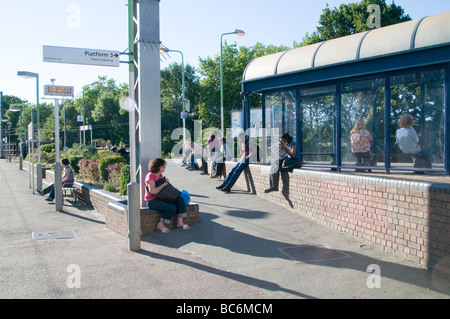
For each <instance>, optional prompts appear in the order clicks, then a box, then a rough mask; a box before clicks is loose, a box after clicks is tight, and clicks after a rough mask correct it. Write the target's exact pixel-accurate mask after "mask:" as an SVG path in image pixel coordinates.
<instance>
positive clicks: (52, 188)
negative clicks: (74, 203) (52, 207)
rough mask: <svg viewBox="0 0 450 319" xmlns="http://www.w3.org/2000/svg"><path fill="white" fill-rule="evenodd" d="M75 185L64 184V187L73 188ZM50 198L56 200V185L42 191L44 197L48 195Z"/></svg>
mask: <svg viewBox="0 0 450 319" xmlns="http://www.w3.org/2000/svg"><path fill="white" fill-rule="evenodd" d="M72 185H73V183H68V184H63V185H62V187H72ZM48 193H50V195H48V198H49V199H51V200H54V199H55V184H50V185H49V186H48V187H46V188H44V189H43V190H42V195H45V194H48Z"/></svg>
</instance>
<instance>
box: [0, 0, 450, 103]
mask: <svg viewBox="0 0 450 319" xmlns="http://www.w3.org/2000/svg"><path fill="white" fill-rule="evenodd" d="M350 2H358V0H353V1H344V0H325V1H322V0H314V1H311V0H279V1H273V0H161V1H160V40H161V42H162V43H163V44H164V45H165V46H166V47H168V48H169V49H173V50H179V51H182V52H183V55H184V60H185V64H190V65H192V66H194V67H197V66H198V58H199V57H201V58H206V57H208V56H209V57H214V56H216V55H218V54H219V52H220V36H221V34H223V33H225V32H232V31H234V30H235V29H241V30H244V31H245V33H246V35H245V36H243V37H239V36H236V35H227V36H224V41H227V42H228V43H234V42H235V43H236V44H237V45H238V46H241V45H243V46H249V47H250V46H253V45H254V44H256V43H257V42H260V43H263V44H265V45H269V44H273V45H277V46H279V45H285V46H288V47H292V44H293V42H294V41H297V42H300V41H301V39H302V38H303V37H304V35H305V34H306V32H308V33H312V32H313V31H315V30H316V27H317V25H318V20H319V17H320V14H321V13H322V10H323V9H324V8H325V6H326V4H327V3H328V4H329V6H330V7H331V8H334V7H338V6H339V5H340V4H341V3H350ZM386 2H387V3H392V0H386ZM126 4H127V1H126V0H39V1H36V0H21V1H6V0H1V1H0V16H1V18H0V52H1V53H0V91H2V92H3V94H4V95H14V96H17V97H19V98H21V99H25V100H27V101H29V102H30V103H32V104H35V103H36V81H35V80H27V79H23V78H19V77H18V76H17V71H29V72H33V73H38V74H39V87H40V90H39V96H40V101H39V103H43V102H46V103H52V101H51V100H46V99H43V91H44V90H43V87H44V85H45V84H51V82H50V79H52V78H53V79H55V80H56V81H55V85H68V86H73V87H74V90H75V97H79V96H81V90H82V87H83V85H87V84H90V83H92V82H94V81H96V80H97V78H98V76H99V75H100V76H107V77H108V78H110V79H114V80H116V84H120V83H128V65H127V64H125V63H121V64H120V66H119V67H105V66H91V65H76V64H61V63H49V62H43V53H42V51H43V50H42V47H43V45H48V46H62V47H73V48H89V49H97V50H114V51H120V52H123V51H125V50H126V49H127V47H128V9H127V6H126ZM395 4H396V5H399V6H401V7H402V8H403V9H404V10H405V13H406V14H409V15H410V16H411V18H412V19H419V18H422V17H425V16H429V15H434V14H438V13H442V12H445V11H449V10H450V3H449V2H448V0H427V1H425V0H396V1H395ZM121 60H123V61H125V60H127V56H125V55H124V56H122V59H121ZM174 62H176V63H181V55H180V54H178V53H170V54H169V56H165V58H162V62H161V68H164V67H167V66H169V64H170V63H174Z"/></svg>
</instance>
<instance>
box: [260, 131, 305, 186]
mask: <svg viewBox="0 0 450 319" xmlns="http://www.w3.org/2000/svg"><path fill="white" fill-rule="evenodd" d="M279 148H280V153H279V159H278V162H276V163H273V164H272V167H271V168H270V184H269V185H270V187H269V188H268V189H266V190H265V191H264V193H270V192H276V191H278V184H279V180H280V167H281V169H282V170H289V171H291V172H292V170H293V169H294V168H301V167H302V164H301V160H300V148H299V147H298V144H297V143H296V142H294V141H293V138H292V136H290V135H289V134H288V133H283V135H281V138H280V143H279Z"/></svg>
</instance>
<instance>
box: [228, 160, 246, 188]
mask: <svg viewBox="0 0 450 319" xmlns="http://www.w3.org/2000/svg"><path fill="white" fill-rule="evenodd" d="M247 166H248V163H246V162H238V163H237V164H236V165H235V166H234V167H233V169H232V170H231V171H230V173H229V174H228V175H227V178H225V180H224V181H223V183H222V185H223V186H224V188H231V187H233V186H234V184H235V183H236V181H237V180H238V178H239V176H240V175H241V173H242V171H243V170H244V169H245V168H246V167H247Z"/></svg>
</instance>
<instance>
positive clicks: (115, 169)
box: [103, 163, 125, 192]
mask: <svg viewBox="0 0 450 319" xmlns="http://www.w3.org/2000/svg"><path fill="white" fill-rule="evenodd" d="M123 165H125V164H124V163H115V164H111V165H108V166H107V167H106V168H105V169H106V170H107V171H108V181H107V182H106V183H105V185H104V187H103V189H104V190H107V191H109V192H116V191H117V190H119V188H120V185H121V180H120V179H121V169H122V166H123Z"/></svg>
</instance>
